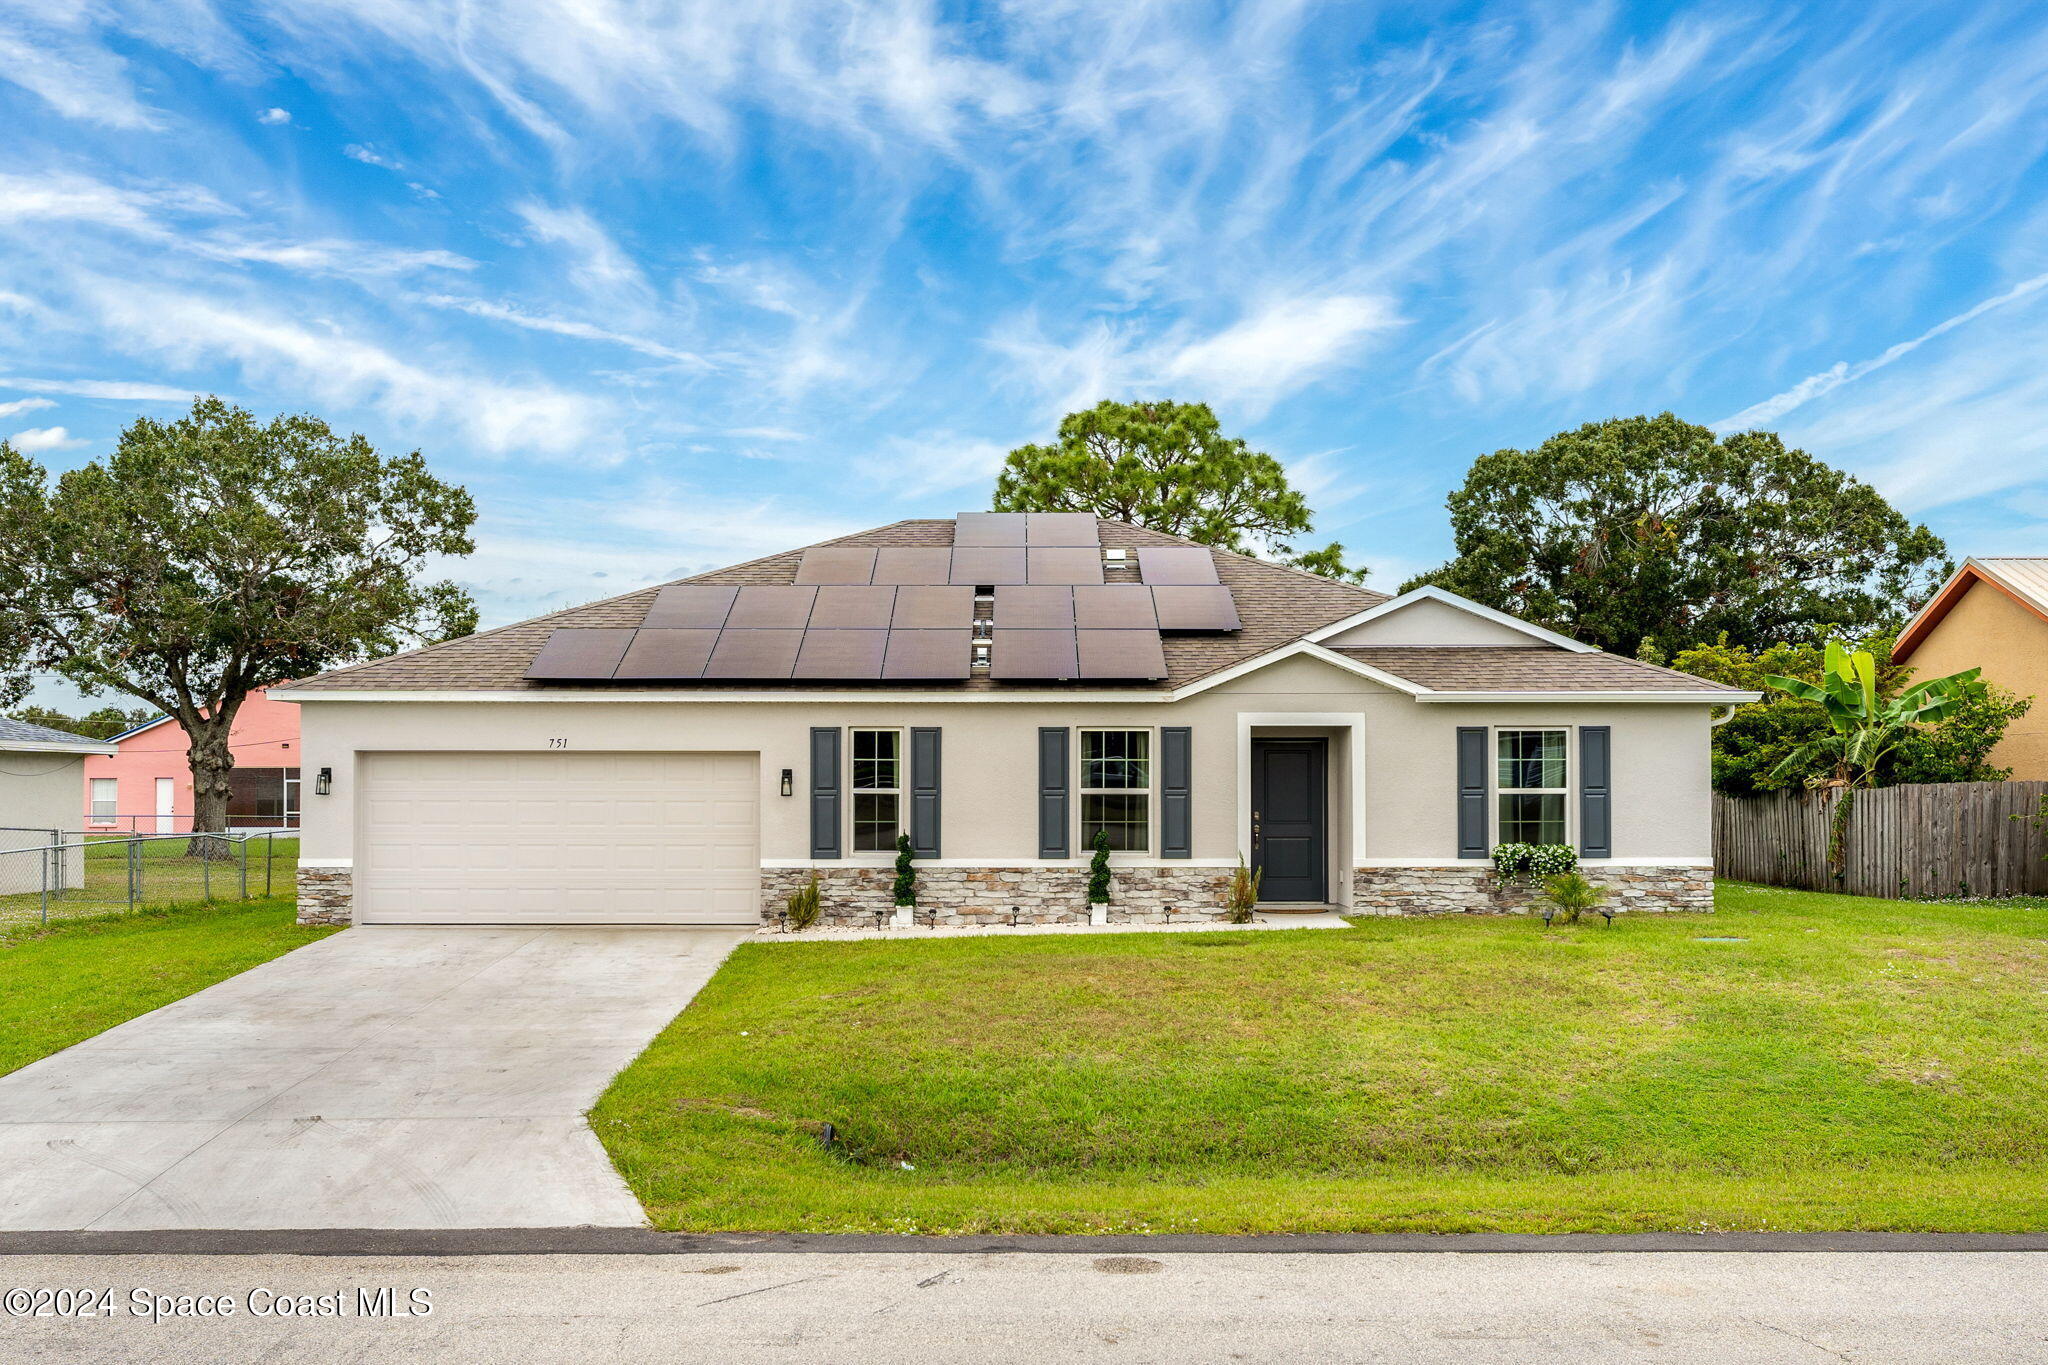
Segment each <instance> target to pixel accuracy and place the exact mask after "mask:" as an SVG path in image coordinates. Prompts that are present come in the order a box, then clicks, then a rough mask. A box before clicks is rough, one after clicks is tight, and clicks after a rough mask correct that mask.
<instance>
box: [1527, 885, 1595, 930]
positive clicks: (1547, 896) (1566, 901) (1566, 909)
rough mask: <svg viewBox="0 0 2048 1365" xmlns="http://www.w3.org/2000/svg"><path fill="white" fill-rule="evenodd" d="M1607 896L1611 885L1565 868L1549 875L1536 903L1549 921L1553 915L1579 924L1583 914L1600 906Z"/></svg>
mask: <svg viewBox="0 0 2048 1365" xmlns="http://www.w3.org/2000/svg"><path fill="white" fill-rule="evenodd" d="M1606 899H1607V888H1606V887H1604V886H1602V885H1600V884H1599V883H1598V882H1592V881H1588V880H1586V874H1585V873H1583V872H1565V873H1560V874H1559V875H1557V876H1555V877H1547V878H1545V879H1544V882H1543V889H1542V890H1541V891H1539V892H1537V893H1536V904H1537V905H1538V906H1540V907H1541V908H1542V909H1543V911H1544V915H1543V919H1544V922H1545V923H1546V924H1547V923H1549V921H1550V918H1551V916H1552V915H1556V916H1557V917H1559V918H1561V919H1563V920H1564V922H1565V923H1566V924H1577V923H1578V922H1579V916H1581V915H1583V914H1585V913H1586V912H1587V911H1588V910H1597V909H1599V908H1600V905H1601V902H1603V901H1605V900H1606Z"/></svg>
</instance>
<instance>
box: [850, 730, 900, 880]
mask: <svg viewBox="0 0 2048 1365" xmlns="http://www.w3.org/2000/svg"><path fill="white" fill-rule="evenodd" d="M849 747H850V748H851V750H852V752H853V782H852V784H851V785H852V788H853V851H854V852H856V853H893V852H895V850H896V836H897V835H898V834H900V833H901V832H902V830H903V732H902V731H901V730H855V731H854V732H853V743H852V744H851V745H850V746H849Z"/></svg>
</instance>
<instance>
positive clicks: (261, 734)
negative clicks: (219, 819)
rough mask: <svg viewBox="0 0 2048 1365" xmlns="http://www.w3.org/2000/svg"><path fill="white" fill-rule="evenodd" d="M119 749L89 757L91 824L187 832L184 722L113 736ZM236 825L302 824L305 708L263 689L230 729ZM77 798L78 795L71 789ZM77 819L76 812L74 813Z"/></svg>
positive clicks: (231, 822)
mask: <svg viewBox="0 0 2048 1365" xmlns="http://www.w3.org/2000/svg"><path fill="white" fill-rule="evenodd" d="M111 742H112V743H113V745H114V752H113V753H112V754H111V755H109V756H105V757H97V758H89V759H87V760H86V762H85V828H86V829H88V830H103V831H108V832H114V831H119V832H122V833H134V834H183V833H185V832H186V831H188V830H190V829H191V828H192V768H191V763H190V760H189V759H188V758H187V756H186V740H185V730H184V727H183V726H181V725H179V724H178V723H177V721H175V720H173V719H172V718H171V717H169V716H158V717H157V718H156V719H155V720H151V721H145V722H143V723H142V724H141V725H138V726H135V727H134V728H133V729H130V730H124V731H122V732H121V733H120V734H118V735H115V736H114V738H113V740H112V741H111ZM228 752H229V753H231V754H233V755H234V760H235V766H234V768H233V769H232V770H231V772H230V773H229V781H230V782H231V783H233V787H234V790H233V791H232V793H231V794H230V795H229V797H228V827H229V828H230V829H236V830H245V829H291V828H293V827H295V826H296V825H297V824H298V823H299V708H298V707H296V706H288V705H286V704H285V703H283V702H281V701H274V700H272V699H271V697H270V696H269V695H268V691H267V689H263V688H258V689H257V690H256V691H254V692H251V693H250V694H249V696H248V698H247V699H246V700H244V701H243V703H242V706H241V709H240V710H238V711H236V712H235V723H234V725H233V726H231V727H230V728H229V731H228ZM71 799H72V801H73V803H74V807H75V803H76V802H77V800H78V793H77V792H76V791H73V792H72V794H71ZM68 818H69V819H70V820H76V819H77V818H78V817H77V814H76V811H75V808H74V812H73V814H72V815H71V816H70V817H68Z"/></svg>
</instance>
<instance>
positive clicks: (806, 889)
mask: <svg viewBox="0 0 2048 1365" xmlns="http://www.w3.org/2000/svg"><path fill="white" fill-rule="evenodd" d="M819 892H820V888H819V886H818V877H817V874H816V873H812V874H811V880H810V881H809V882H808V883H806V884H805V885H803V886H799V887H798V888H797V889H796V890H794V891H792V892H790V893H789V898H788V899H787V900H785V901H783V903H782V907H783V918H784V919H785V920H786V921H787V922H788V924H789V927H790V928H791V929H792V930H794V931H802V930H805V929H808V928H810V927H811V926H812V925H814V924H816V923H817V922H818V915H819V913H820V912H821V911H822V910H823V908H824V907H823V905H822V904H821V903H820V901H819Z"/></svg>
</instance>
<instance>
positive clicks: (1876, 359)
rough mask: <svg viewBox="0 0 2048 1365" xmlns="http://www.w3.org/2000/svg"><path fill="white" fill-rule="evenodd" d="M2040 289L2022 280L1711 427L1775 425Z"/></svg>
mask: <svg viewBox="0 0 2048 1365" xmlns="http://www.w3.org/2000/svg"><path fill="white" fill-rule="evenodd" d="M2043 286H2048V274H2042V275H2035V276H2034V277H2032V278H2031V279H2026V280H2022V281H2020V282H2019V283H2018V284H2016V285H2014V286H2013V287H2012V288H2010V289H2008V290H2006V291H2005V292H2004V293H2002V294H1996V295H1993V296H1992V297H1991V298H1988V299H1985V300H1984V301H1983V302H1982V303H1979V304H1977V305H1976V306H1975V307H1973V308H1967V309H1965V310H1963V311H1962V312H1960V313H1957V314H1956V315H1955V316H1954V317H1950V318H1944V319H1943V320H1942V321H1940V322H1937V323H1936V324H1934V326H1932V327H1930V328H1928V329H1927V330H1926V331H1924V332H1922V333H1921V334H1920V335H1919V336H1916V337H1913V338H1912V339H1911V340H1908V341H1901V342H1899V343H1898V344H1896V345H1893V346H1887V347H1886V348H1885V349H1884V350H1883V351H1881V352H1879V353H1878V354H1877V355H1874V356H1872V357H1871V358H1870V359H1868V360H1860V361H1858V362H1856V363H1855V364H1854V365H1851V364H1849V363H1848V362H1847V361H1843V360H1838V361H1836V362H1835V363H1834V364H1833V365H1830V366H1829V367H1828V368H1827V369H1825V370H1822V371H1821V372H1820V373H1819V374H1812V375H1808V376H1807V377H1806V378H1804V379H1802V380H1800V381H1799V382H1798V383H1797V384H1794V385H1793V386H1792V387H1791V388H1789V389H1787V390H1785V391H1784V392H1783V393H1779V394H1773V395H1772V396H1771V397H1769V398H1766V399H1764V400H1763V401H1762V402H1761V403H1756V404H1753V405H1751V406H1750V407H1746V408H1744V409H1743V410H1742V411H1741V412H1738V413H1736V414H1735V415H1734V416H1732V417H1724V418H1722V419H1721V420H1720V421H1718V422H1716V423H1714V427H1715V429H1716V430H1718V431H1741V430H1744V429H1746V428H1749V427H1760V426H1764V425H1766V424H1767V423H1771V422H1775V421H1777V420H1778V419H1779V418H1780V417H1783V416H1784V415H1785V414H1786V413H1788V412H1791V411H1793V410H1794V409H1795V408H1799V407H1803V406H1804V405H1806V404H1807V403H1810V402H1812V401H1813V400H1814V399H1816V398H1819V397H1821V396H1822V395H1823V394H1829V393H1833V392H1834V391H1835V390H1836V389H1839V388H1841V387H1842V386H1843V385H1844V384H1853V383H1855V382H1856V381H1857V380H1859V379H1861V378H1863V377H1864V376H1865V375H1868V374H1874V373H1876V372H1877V371H1879V370H1881V369H1883V368H1885V367H1886V366H1887V365H1891V364H1895V363H1896V362H1898V361H1900V360H1903V359H1905V358H1906V357H1907V356H1909V355H1911V354H1912V353H1913V352H1915V351H1917V350H1919V349H1920V348H1921V347H1922V346H1925V345H1926V344H1927V343H1928V342H1930V341H1933V340H1934V339H1935V338H1937V337H1943V336H1947V335H1948V334H1949V333H1950V332H1953V331H1954V330H1955V329H1956V328H1958V327H1961V326H1963V325H1965V324H1966V323H1970V322H1974V321H1976V320H1977V319H1978V318H1981V317H1983V316H1984V315H1985V314H1986V313H1989V312H1992V311H1994V310H1996V309H1999V308H2003V307H2005V306H2006V305H2007V304H2009V303H2014V302H2017V301H2018V300H2020V299H2024V298H2026V297H2028V296H2029V295H2031V294H2034V293H2035V292H2037V291H2038V290H2040V289H2041V288H2042V287H2043Z"/></svg>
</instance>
